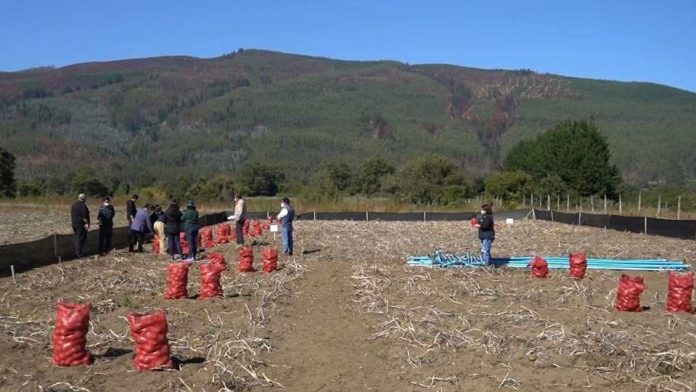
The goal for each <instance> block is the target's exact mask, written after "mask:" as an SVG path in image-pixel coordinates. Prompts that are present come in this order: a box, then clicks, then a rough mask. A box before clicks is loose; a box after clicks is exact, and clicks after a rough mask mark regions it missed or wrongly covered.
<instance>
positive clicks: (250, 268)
mask: <svg viewBox="0 0 696 392" xmlns="http://www.w3.org/2000/svg"><path fill="white" fill-rule="evenodd" d="M238 252H239V267H238V268H237V270H238V271H239V272H254V249H253V248H252V247H251V246H243V247H241V248H239V250H238Z"/></svg>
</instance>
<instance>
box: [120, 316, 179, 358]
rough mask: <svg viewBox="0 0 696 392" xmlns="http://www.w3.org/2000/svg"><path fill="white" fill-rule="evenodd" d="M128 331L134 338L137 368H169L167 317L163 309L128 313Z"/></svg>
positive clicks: (169, 352) (169, 351) (169, 353)
mask: <svg viewBox="0 0 696 392" xmlns="http://www.w3.org/2000/svg"><path fill="white" fill-rule="evenodd" d="M128 323H129V324H130V332H131V335H132V336H133V340H135V358H134V359H133V361H134V362H135V368H136V369H137V370H156V369H171V368H172V367H174V363H173V362H172V358H171V356H170V355H171V350H170V348H169V340H167V317H166V314H165V313H164V310H158V311H156V312H152V313H130V314H128Z"/></svg>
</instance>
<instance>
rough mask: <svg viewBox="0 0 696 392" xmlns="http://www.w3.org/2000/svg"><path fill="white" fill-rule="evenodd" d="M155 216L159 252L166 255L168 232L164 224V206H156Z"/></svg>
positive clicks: (154, 224) (154, 225)
mask: <svg viewBox="0 0 696 392" xmlns="http://www.w3.org/2000/svg"><path fill="white" fill-rule="evenodd" d="M154 216H155V217H156V218H157V219H156V220H155V223H153V225H152V226H153V227H154V228H155V233H156V234H157V241H159V250H160V251H159V254H160V255H166V254H167V245H166V244H167V232H166V231H165V224H164V211H162V207H160V206H155V213H154Z"/></svg>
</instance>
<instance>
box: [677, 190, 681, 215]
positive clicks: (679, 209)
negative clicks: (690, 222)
mask: <svg viewBox="0 0 696 392" xmlns="http://www.w3.org/2000/svg"><path fill="white" fill-rule="evenodd" d="M680 219H681V196H679V198H678V199H677V220H680Z"/></svg>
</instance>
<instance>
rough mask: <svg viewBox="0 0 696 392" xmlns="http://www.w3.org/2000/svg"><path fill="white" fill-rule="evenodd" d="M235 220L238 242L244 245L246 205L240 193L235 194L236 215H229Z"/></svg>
mask: <svg viewBox="0 0 696 392" xmlns="http://www.w3.org/2000/svg"><path fill="white" fill-rule="evenodd" d="M227 219H228V220H231V221H234V222H235V224H236V229H237V244H239V245H244V222H246V205H245V204H244V199H243V198H242V195H241V194H240V193H235V194H234V215H232V216H229V217H227Z"/></svg>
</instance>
